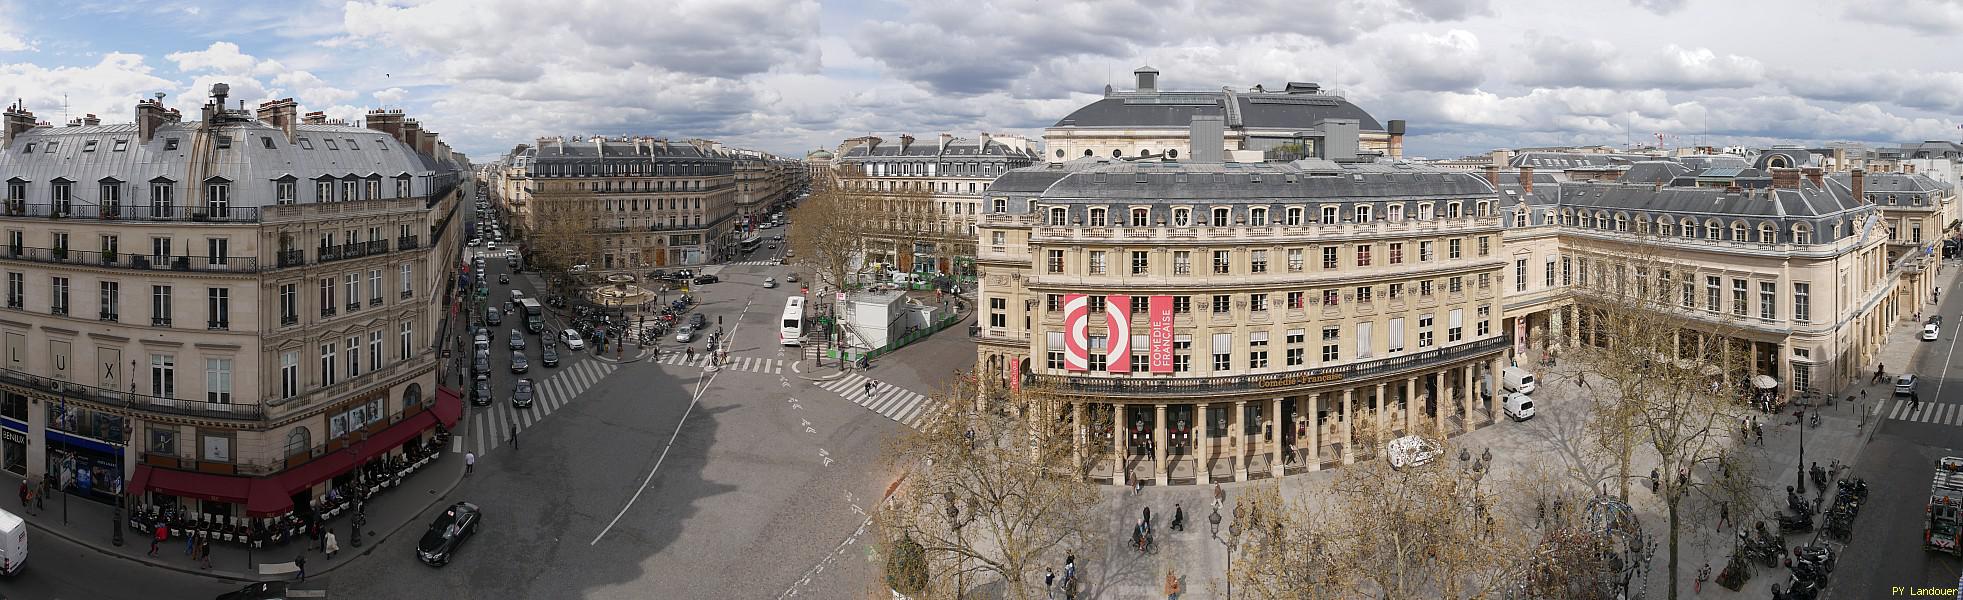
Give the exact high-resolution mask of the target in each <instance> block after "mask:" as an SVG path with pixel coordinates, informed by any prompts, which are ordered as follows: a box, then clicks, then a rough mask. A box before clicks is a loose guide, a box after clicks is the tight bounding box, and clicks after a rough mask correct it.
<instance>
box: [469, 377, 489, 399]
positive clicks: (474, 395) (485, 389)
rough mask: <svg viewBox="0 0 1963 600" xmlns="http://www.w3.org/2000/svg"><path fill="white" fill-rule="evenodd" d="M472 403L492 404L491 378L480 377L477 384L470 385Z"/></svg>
mask: <svg viewBox="0 0 1963 600" xmlns="http://www.w3.org/2000/svg"><path fill="white" fill-rule="evenodd" d="M470 403H471V404H474V405H477V406H489V405H490V404H491V380H490V378H484V377H480V378H478V379H477V382H476V385H473V386H471V387H470Z"/></svg>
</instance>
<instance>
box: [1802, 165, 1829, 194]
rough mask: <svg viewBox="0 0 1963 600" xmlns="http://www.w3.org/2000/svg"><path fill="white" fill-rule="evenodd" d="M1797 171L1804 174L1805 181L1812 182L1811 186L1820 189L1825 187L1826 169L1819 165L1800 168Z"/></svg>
mask: <svg viewBox="0 0 1963 600" xmlns="http://www.w3.org/2000/svg"><path fill="white" fill-rule="evenodd" d="M1799 172H1800V174H1801V175H1805V176H1806V180H1807V181H1811V182H1813V187H1816V188H1820V189H1827V170H1826V169H1822V168H1820V167H1806V168H1803V169H1800V170H1799Z"/></svg>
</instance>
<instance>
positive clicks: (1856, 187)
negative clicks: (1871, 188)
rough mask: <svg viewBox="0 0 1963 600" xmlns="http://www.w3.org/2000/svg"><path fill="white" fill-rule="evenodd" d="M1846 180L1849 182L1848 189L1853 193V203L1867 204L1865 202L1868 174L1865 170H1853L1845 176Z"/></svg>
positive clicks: (1866, 199) (1866, 198)
mask: <svg viewBox="0 0 1963 600" xmlns="http://www.w3.org/2000/svg"><path fill="white" fill-rule="evenodd" d="M1847 178H1848V181H1849V182H1850V185H1849V186H1848V187H1850V188H1853V192H1854V201H1855V202H1867V201H1868V172H1867V170H1866V169H1854V170H1853V171H1852V172H1850V173H1848V175H1847Z"/></svg>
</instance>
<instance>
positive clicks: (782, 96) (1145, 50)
mask: <svg viewBox="0 0 1963 600" xmlns="http://www.w3.org/2000/svg"><path fill="white" fill-rule="evenodd" d="M1958 31H1963V0H1864V1H1862V2H1839V1H1820V2H1815V1H1779V2H1772V1H1765V2H1689V1H1686V0H1632V1H1626V2H1622V1H1615V0H1602V1H1591V2H1579V3H1577V2H1572V1H1567V0H1548V1H1542V0H1519V1H1514V0H1489V1H1482V0H1235V1H1233V2H1207V1H1201V0H1156V1H1134V0H1090V1H1081V2H1077V1H1069V0H969V1H965V2H948V1H945V0H942V1H933V0H927V1H920V2H912V1H900V0H841V1H832V0H824V1H797V0H703V1H697V0H556V1H549V2H548V1H539V0H426V1H417V0H395V1H367V0H357V1H346V0H341V1H314V0H296V1H289V2H266V3H263V4H259V3H249V2H180V1H173V0H162V1H157V0H153V1H149V2H140V3H138V2H121V1H105V0H65V1H61V2H35V1H28V0H0V97H5V98H7V99H8V100H9V102H11V101H12V99H14V98H21V99H24V100H25V102H26V103H27V106H28V107H29V108H30V109H32V110H34V111H35V112H36V114H37V115H39V116H41V118H43V119H45V120H49V121H58V120H60V119H61V118H62V115H63V112H64V108H63V103H64V98H65V102H66V113H67V114H68V115H70V116H80V115H82V114H83V113H91V112H92V113H96V114H99V115H102V116H103V117H104V119H105V120H107V121H112V122H127V121H129V120H131V113H132V106H133V105H134V102H135V101H136V99H137V98H141V97H148V96H149V95H151V94H153V93H156V92H164V93H167V94H169V97H168V99H167V102H169V103H170V104H172V105H174V106H178V107H180V108H183V109H186V112H187V113H191V112H193V111H192V110H191V109H194V108H195V107H196V106H197V105H198V104H200V103H202V102H203V100H204V96H205V90H206V89H207V88H208V87H209V86H210V84H211V83H213V82H219V81H223V82H226V83H229V84H231V86H232V97H233V98H237V99H244V100H246V101H247V102H248V103H249V104H250V103H257V102H258V101H259V100H261V99H266V98H278V97H293V98H296V99H297V100H298V101H299V102H300V104H301V106H302V110H322V111H326V112H327V113H328V114H329V115H332V116H336V117H341V118H348V119H358V118H360V116H361V115H362V114H363V113H364V112H365V111H366V110H367V109H368V108H372V107H390V108H401V109H404V110H405V111H406V112H408V113H409V114H410V115H411V116H414V117H417V118H419V119H421V120H422V122H423V123H424V124H425V126H426V127H427V128H429V129H433V130H436V131H439V132H441V133H443V134H444V139H445V140H447V141H449V142H450V143H451V145H452V146H453V147H455V148H457V149H459V150H462V151H464V152H467V153H469V154H471V155H472V157H473V159H475V160H478V161H485V160H492V159H495V157H496V156H497V155H498V154H501V153H503V152H506V151H508V150H510V149H511V147H512V146H514V145H516V144H520V143H528V142H529V141H530V140H532V139H534V138H536V137H538V136H544V135H591V134H605V135H617V134H624V133H636V134H647V135H655V136H666V137H676V138H679V137H707V138H713V139H718V140H723V141H725V142H727V143H730V144H732V145H737V146H743V147H751V148H759V149H764V150H770V151H774V152H778V153H780V154H785V155H789V156H799V157H801V156H802V155H803V153H804V152H805V151H807V150H809V149H812V148H816V147H819V146H831V145H835V144H836V143H837V142H838V141H839V140H840V139H843V138H845V137H850V136H854V135H863V134H865V133H868V132H870V133H881V134H897V133H902V132H905V133H912V134H914V135H915V136H918V137H929V136H932V135H934V134H937V133H940V132H943V131H945V132H952V133H956V134H957V135H966V136H969V137H972V136H973V134H974V132H978V131H989V132H1010V133H1023V134H1025V135H1030V136H1040V135H1041V129H1042V128H1043V127H1044V126H1047V125H1049V124H1051V123H1054V122H1055V121H1056V120H1057V119H1058V118H1060V117H1062V116H1063V115H1065V114H1068V113H1069V112H1070V111H1071V110H1074V109H1075V108H1077V107H1079V106H1082V105H1083V104H1085V103H1088V102H1090V101H1091V100H1094V99H1095V98H1096V97H1097V94H1099V93H1101V90H1102V88H1103V86H1104V85H1105V84H1106V83H1110V84H1112V85H1114V86H1116V87H1118V88H1119V89H1126V88H1129V87H1131V81H1130V73H1131V70H1132V69H1134V68H1136V67H1138V66H1140V65H1145V64H1149V65H1151V66H1153V67H1156V68H1158V69H1159V70H1160V71H1161V72H1162V73H1163V74H1162V76H1161V78H1162V81H1161V83H1160V88H1161V89H1209V90H1211V89H1219V87H1220V86H1223V85H1224V86H1233V87H1235V88H1241V89H1245V88H1246V87H1248V86H1251V85H1254V84H1267V85H1268V86H1269V87H1276V86H1278V85H1279V84H1282V83H1284V82H1287V81H1315V82H1320V83H1322V84H1323V86H1324V87H1326V88H1327V87H1334V88H1339V89H1341V90H1343V91H1344V92H1345V93H1346V94H1347V95H1348V96H1349V98H1350V99H1351V101H1353V102H1356V103H1357V104H1359V105H1361V106H1363V107H1364V108H1365V109H1367V110H1369V111H1370V112H1371V113H1372V114H1373V115H1375V116H1376V117H1377V118H1378V119H1380V120H1388V119H1405V120H1407V121H1409V123H1410V132H1411V136H1410V138H1409V140H1408V141H1407V152H1408V153H1409V154H1411V155H1413V156H1429V157H1452V156H1459V155H1464V154H1468V153H1476V152H1481V151H1484V150H1488V149H1491V148H1495V147H1512V146H1529V145H1549V144H1569V143H1600V144H1617V145H1620V144H1623V143H1624V142H1625V140H1629V139H1632V138H1633V139H1636V140H1637V141H1650V142H1654V140H1655V139H1656V137H1655V136H1656V134H1659V133H1661V134H1663V135H1664V136H1665V142H1666V143H1668V144H1669V145H1673V146H1674V145H1690V144H1695V143H1699V142H1702V143H1705V144H1711V145H1727V144H1738V143H1744V144H1769V143H1782V142H1825V141H1864V142H1871V143H1895V142H1902V141H1913V140H1923V139H1958V138H1963V129H1959V127H1958V123H1959V121H1960V120H1963V118H1960V117H1959V115H1960V114H1963V70H1959V67H1957V66H1956V63H1954V62H1953V61H1952V60H1950V57H1952V56H1954V54H1955V50H1956V49H1957V46H1956V42H1955V40H1956V39H1957V36H1956V33H1957V32H1958Z"/></svg>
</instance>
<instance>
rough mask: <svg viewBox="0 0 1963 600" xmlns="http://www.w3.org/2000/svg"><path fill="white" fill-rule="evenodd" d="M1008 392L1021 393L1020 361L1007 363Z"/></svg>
mask: <svg viewBox="0 0 1963 600" xmlns="http://www.w3.org/2000/svg"><path fill="white" fill-rule="evenodd" d="M1009 390H1010V391H1014V392H1020V391H1022V359H1020V358H1018V359H1015V360H1012V361H1009Z"/></svg>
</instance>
